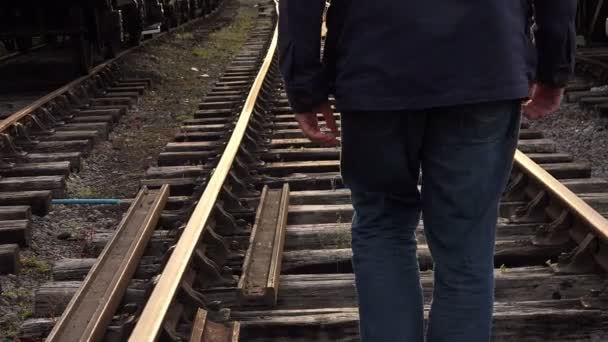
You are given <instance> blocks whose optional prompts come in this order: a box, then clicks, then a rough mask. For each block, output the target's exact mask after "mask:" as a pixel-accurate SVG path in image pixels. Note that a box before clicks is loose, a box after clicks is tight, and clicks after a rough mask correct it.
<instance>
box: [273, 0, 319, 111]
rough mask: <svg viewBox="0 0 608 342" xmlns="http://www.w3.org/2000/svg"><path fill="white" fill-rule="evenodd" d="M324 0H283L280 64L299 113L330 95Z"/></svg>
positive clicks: (288, 92) (292, 103)
mask: <svg viewBox="0 0 608 342" xmlns="http://www.w3.org/2000/svg"><path fill="white" fill-rule="evenodd" d="M324 8H325V1H324V0H281V1H280V2H279V67H280V69H281V74H282V76H283V80H284V82H285V91H286V92H287V97H288V99H289V103H290V105H291V107H292V108H293V109H294V111H295V112H296V113H304V112H309V111H311V110H312V108H313V107H314V106H316V105H318V104H320V103H322V102H324V101H327V97H328V95H329V85H328V82H327V79H326V76H325V73H324V68H323V64H322V63H321V24H322V20H323V19H322V17H323V10H324Z"/></svg>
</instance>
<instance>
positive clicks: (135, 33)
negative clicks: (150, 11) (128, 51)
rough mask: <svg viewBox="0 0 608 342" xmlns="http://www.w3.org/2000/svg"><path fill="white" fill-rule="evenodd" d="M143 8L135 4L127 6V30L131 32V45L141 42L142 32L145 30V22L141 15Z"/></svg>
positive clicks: (125, 15) (125, 16) (125, 18)
mask: <svg viewBox="0 0 608 342" xmlns="http://www.w3.org/2000/svg"><path fill="white" fill-rule="evenodd" d="M141 10H142V8H141V7H138V6H135V5H128V6H125V10H124V20H125V26H126V27H125V30H126V32H127V33H128V34H129V45H130V46H137V45H139V43H140V42H141V34H142V32H143V30H144V22H143V18H142V15H141Z"/></svg>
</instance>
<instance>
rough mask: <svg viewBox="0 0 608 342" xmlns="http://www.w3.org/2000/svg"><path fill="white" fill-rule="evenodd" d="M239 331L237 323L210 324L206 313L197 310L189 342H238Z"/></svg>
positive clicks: (239, 327)
mask: <svg viewBox="0 0 608 342" xmlns="http://www.w3.org/2000/svg"><path fill="white" fill-rule="evenodd" d="M240 329H241V325H240V323H239V322H231V323H228V324H222V323H216V322H212V321H211V320H209V319H208V317H207V311H205V310H203V309H200V308H199V309H198V311H197V312H196V317H195V319H194V324H193V325H192V335H191V336H190V342H238V341H239V334H240Z"/></svg>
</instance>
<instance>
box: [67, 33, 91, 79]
mask: <svg viewBox="0 0 608 342" xmlns="http://www.w3.org/2000/svg"><path fill="white" fill-rule="evenodd" d="M71 40H72V44H73V45H74V48H73V49H72V50H73V51H74V62H75V64H76V66H77V68H78V72H79V73H80V74H83V75H86V74H88V73H89V72H90V71H91V67H92V66H93V46H92V45H91V42H89V41H87V39H86V38H85V36H84V34H79V35H74V36H72V39H71Z"/></svg>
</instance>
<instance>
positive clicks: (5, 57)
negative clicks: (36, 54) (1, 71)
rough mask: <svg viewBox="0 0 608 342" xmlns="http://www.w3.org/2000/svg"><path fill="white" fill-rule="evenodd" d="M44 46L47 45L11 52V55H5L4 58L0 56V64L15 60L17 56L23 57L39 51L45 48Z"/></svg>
mask: <svg viewBox="0 0 608 342" xmlns="http://www.w3.org/2000/svg"><path fill="white" fill-rule="evenodd" d="M46 45H47V44H38V45H36V46H32V47H31V48H29V49H27V50H24V51H17V52H12V53H9V54H6V55H4V56H0V63H4V62H7V61H9V60H11V59H13V58H17V57H19V56H25V55H27V54H28V53H30V52H33V51H36V50H40V49H41V48H43V47H45V46H46Z"/></svg>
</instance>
